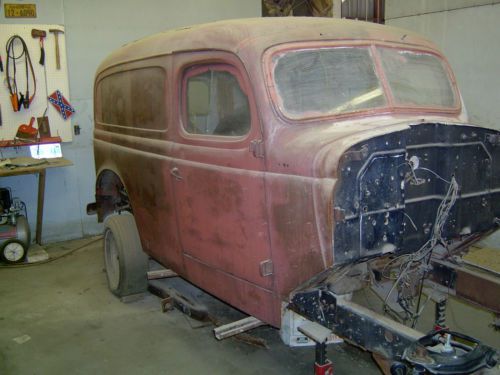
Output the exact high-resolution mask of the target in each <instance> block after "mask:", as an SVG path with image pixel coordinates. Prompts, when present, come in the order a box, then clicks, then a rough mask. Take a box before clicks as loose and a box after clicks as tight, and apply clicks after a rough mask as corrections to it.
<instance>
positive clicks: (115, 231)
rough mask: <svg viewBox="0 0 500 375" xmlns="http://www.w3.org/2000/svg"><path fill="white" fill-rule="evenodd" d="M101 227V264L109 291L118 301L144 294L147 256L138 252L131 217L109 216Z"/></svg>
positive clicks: (137, 237)
mask: <svg viewBox="0 0 500 375" xmlns="http://www.w3.org/2000/svg"><path fill="white" fill-rule="evenodd" d="M104 225H105V230H104V263H105V266H106V275H107V278H108V287H109V289H110V290H111V292H112V293H113V294H115V295H116V296H118V297H126V296H130V295H132V294H138V293H142V292H145V291H146V289H147V287H148V279H147V268H148V256H147V255H146V254H145V253H144V252H143V251H142V246H141V241H140V238H139V233H138V231H137V226H136V224H135V219H134V217H133V216H132V215H130V214H126V213H124V214H120V215H113V216H109V217H108V218H107V219H106V222H105V224H104Z"/></svg>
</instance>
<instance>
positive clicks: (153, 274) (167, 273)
mask: <svg viewBox="0 0 500 375" xmlns="http://www.w3.org/2000/svg"><path fill="white" fill-rule="evenodd" d="M176 276H177V274H176V273H175V272H174V271H172V270H169V269H162V270H155V271H148V280H156V279H166V278H168V277H176Z"/></svg>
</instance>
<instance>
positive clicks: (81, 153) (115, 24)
mask: <svg viewBox="0 0 500 375" xmlns="http://www.w3.org/2000/svg"><path fill="white" fill-rule="evenodd" d="M9 2H10V3H15V2H19V3H23V1H16V0H11V1H9ZM30 3H35V4H37V14H38V18H36V19H23V20H12V19H6V18H5V17H4V14H3V9H2V10H1V11H0V23H42V24H49V23H52V24H62V25H64V26H65V28H66V34H65V37H66V49H67V57H68V68H69V85H70V97H71V104H72V105H73V106H74V107H75V108H76V113H75V115H74V116H73V117H72V125H76V124H78V125H79V126H80V128H81V133H80V135H78V136H74V138H73V139H74V140H73V142H72V143H68V144H63V155H64V156H65V157H66V158H68V159H70V160H72V161H73V163H74V164H75V165H74V166H73V167H68V168H61V169H52V170H50V169H49V170H47V180H46V184H47V185H46V186H47V190H46V198H45V211H44V226H43V241H44V242H52V241H59V240H66V239H72V238H78V237H81V236H85V235H91V234H97V233H100V232H101V230H102V229H101V226H100V225H98V224H97V223H96V217H95V216H87V214H86V212H85V210H86V204H87V203H89V202H92V201H93V200H94V182H95V171H94V156H93V149H92V130H93V112H92V111H93V109H92V100H93V99H92V85H93V80H94V74H95V71H96V69H97V66H98V65H99V63H100V62H101V61H102V60H103V59H104V57H106V55H108V54H109V53H110V52H111V51H112V50H113V49H116V48H118V47H120V46H121V45H123V44H125V43H126V42H129V41H132V40H135V39H138V38H141V37H143V36H146V35H149V34H152V33H155V32H159V31H163V30H166V29H171V28H176V27H180V26H186V25H191V24H196V23H202V22H210V21H216V20H220V19H229V18H242V17H259V16H260V14H261V0H245V1H234V0H210V1H199V0H183V1H182V2H179V1H176V0H148V1H145V2H139V1H122V0H106V1H101V0H86V1H81V0H43V1H42V0H35V1H34V0H31V1H30ZM2 5H3V4H2ZM2 8H3V6H2ZM0 47H1V48H2V50H3V48H4V47H2V46H0ZM35 52H36V53H35V55H36V56H37V53H38V51H35ZM46 54H47V58H53V54H54V51H49V50H47V51H46ZM2 55H4V53H3V52H2ZM68 125H69V124H68ZM0 151H1V153H2V157H11V156H24V155H26V152H27V150H25V149H19V150H13V149H5V150H0ZM37 184H38V181H37V177H36V176H34V175H27V176H19V177H9V178H3V179H2V180H0V186H9V187H11V188H12V190H13V193H14V196H17V197H20V198H21V199H22V200H23V201H25V202H26V204H27V206H28V211H29V212H28V220H29V222H30V225H31V227H32V232H33V233H34V225H35V211H36V187H37Z"/></svg>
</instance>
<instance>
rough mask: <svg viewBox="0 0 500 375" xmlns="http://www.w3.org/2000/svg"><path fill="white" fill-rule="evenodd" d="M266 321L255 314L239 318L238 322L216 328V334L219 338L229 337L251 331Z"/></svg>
mask: <svg viewBox="0 0 500 375" xmlns="http://www.w3.org/2000/svg"><path fill="white" fill-rule="evenodd" d="M264 324H265V323H264V322H263V321H261V320H259V319H257V318H255V317H253V316H249V317H248V318H244V319H241V320H237V321H236V322H232V323H229V324H225V325H223V326H220V327H217V328H214V334H215V337H216V338H217V340H222V339H226V338H228V337H231V336H234V335H238V334H240V333H242V332H246V331H249V330H251V329H254V328H257V327H260V326H262V325H264Z"/></svg>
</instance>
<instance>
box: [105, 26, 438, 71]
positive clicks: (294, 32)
mask: <svg viewBox="0 0 500 375" xmlns="http://www.w3.org/2000/svg"><path fill="white" fill-rule="evenodd" d="M309 40H315V41H321V40H376V41H385V42H396V43H403V44H407V45H418V46H423V47H426V48H431V49H434V50H436V49H437V48H436V46H435V45H434V44H433V43H431V42H429V41H428V40H426V39H424V38H422V37H421V36H419V35H418V34H416V33H413V32H411V31H408V30H404V29H399V28H395V27H390V26H385V25H379V24H375V23H370V22H363V21H351V20H344V19H335V18H317V17H276V18H275V17H267V18H247V19H236V20H226V21H218V22H212V23H207V24H201V25H195V26H189V27H183V28H178V29H173V30H168V31H164V32H162V33H158V34H155V35H152V36H149V37H146V38H143V39H140V40H137V41H134V42H131V43H128V44H126V45H124V46H123V47H121V48H119V49H117V50H116V51H114V52H113V53H111V54H110V55H109V56H108V57H107V58H106V59H105V60H104V61H103V62H102V63H101V65H100V66H99V68H98V70H97V74H99V73H100V72H101V71H103V70H105V69H106V68H109V67H111V66H114V65H117V64H121V63H125V62H128V61H134V60H140V59H143V58H147V57H152V56H160V55H166V54H171V53H173V52H178V51H192V50H206V49H211V50H223V51H230V52H234V53H236V54H238V55H241V54H242V53H243V52H244V51H245V50H246V52H248V51H253V52H254V53H255V54H256V55H257V56H260V55H261V54H262V52H263V51H264V50H266V49H267V48H268V47H270V46H273V45H277V44H281V43H287V42H300V41H309Z"/></svg>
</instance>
